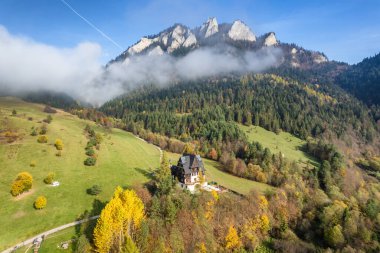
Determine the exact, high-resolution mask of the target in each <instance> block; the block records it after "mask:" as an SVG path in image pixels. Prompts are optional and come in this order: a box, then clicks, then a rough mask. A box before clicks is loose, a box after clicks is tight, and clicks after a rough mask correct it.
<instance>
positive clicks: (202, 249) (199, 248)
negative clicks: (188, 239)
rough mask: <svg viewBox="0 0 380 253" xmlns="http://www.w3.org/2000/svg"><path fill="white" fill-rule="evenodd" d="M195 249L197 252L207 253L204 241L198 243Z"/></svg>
mask: <svg viewBox="0 0 380 253" xmlns="http://www.w3.org/2000/svg"><path fill="white" fill-rule="evenodd" d="M196 250H197V251H196V252H197V253H207V248H206V245H205V243H204V242H201V243H198V244H197V249H196Z"/></svg>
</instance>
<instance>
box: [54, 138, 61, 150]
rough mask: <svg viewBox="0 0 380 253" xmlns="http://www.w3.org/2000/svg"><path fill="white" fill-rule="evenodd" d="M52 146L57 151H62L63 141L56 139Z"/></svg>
mask: <svg viewBox="0 0 380 253" xmlns="http://www.w3.org/2000/svg"><path fill="white" fill-rule="evenodd" d="M54 146H55V148H56V149H57V150H62V149H63V141H62V140H61V139H56V140H55V143H54Z"/></svg>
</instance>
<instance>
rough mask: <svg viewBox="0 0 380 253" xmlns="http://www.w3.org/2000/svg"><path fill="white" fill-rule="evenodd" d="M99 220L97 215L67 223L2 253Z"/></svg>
mask: <svg viewBox="0 0 380 253" xmlns="http://www.w3.org/2000/svg"><path fill="white" fill-rule="evenodd" d="M97 218H99V215H95V216H92V217H90V218H87V219H83V220H79V221H74V222H71V223H67V224H65V225H62V226H59V227H56V228H53V229H50V230H48V231H45V232H43V233H41V234H38V235H36V236H33V237H32V238H29V239H28V240H25V241H23V242H20V243H18V244H17V245H15V246H13V247H10V248H8V249H6V250H4V251H3V252H2V253H10V252H13V251H15V250H16V249H18V248H21V247H23V246H25V245H29V244H32V243H33V241H34V240H35V239H37V238H41V237H46V236H48V235H51V234H54V233H56V232H58V231H61V230H63V229H66V228H69V227H73V226H75V225H79V224H82V223H84V222H88V221H91V220H95V219H97Z"/></svg>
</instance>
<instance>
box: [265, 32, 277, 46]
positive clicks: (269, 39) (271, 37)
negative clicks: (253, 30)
mask: <svg viewBox="0 0 380 253" xmlns="http://www.w3.org/2000/svg"><path fill="white" fill-rule="evenodd" d="M277 44H278V41H277V38H276V35H275V33H274V32H270V33H268V34H267V35H266V36H265V37H264V44H263V45H264V46H266V47H270V46H275V45H277Z"/></svg>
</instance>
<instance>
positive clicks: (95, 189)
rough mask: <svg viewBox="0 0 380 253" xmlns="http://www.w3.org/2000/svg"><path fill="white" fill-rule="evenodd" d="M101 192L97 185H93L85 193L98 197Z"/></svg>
mask: <svg viewBox="0 0 380 253" xmlns="http://www.w3.org/2000/svg"><path fill="white" fill-rule="evenodd" d="M101 192H102V188H101V187H100V186H99V185H93V186H92V187H91V188H89V189H87V193H88V194H90V195H98V194H100V193H101Z"/></svg>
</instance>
